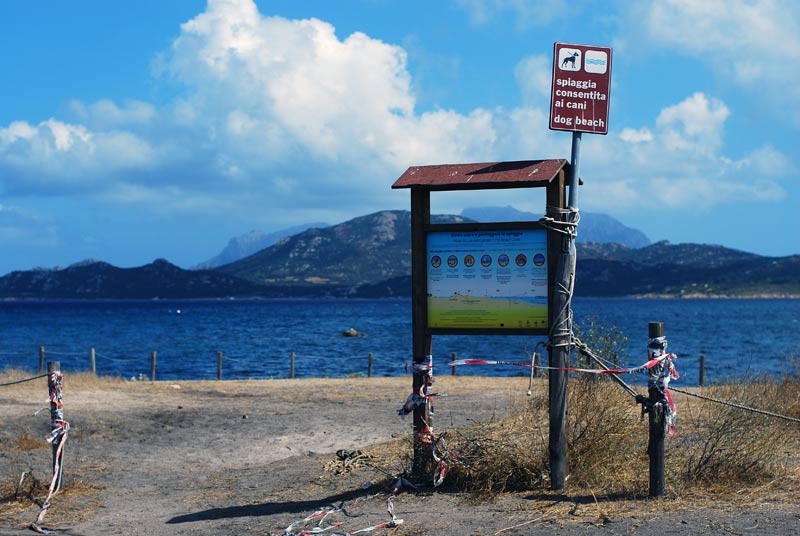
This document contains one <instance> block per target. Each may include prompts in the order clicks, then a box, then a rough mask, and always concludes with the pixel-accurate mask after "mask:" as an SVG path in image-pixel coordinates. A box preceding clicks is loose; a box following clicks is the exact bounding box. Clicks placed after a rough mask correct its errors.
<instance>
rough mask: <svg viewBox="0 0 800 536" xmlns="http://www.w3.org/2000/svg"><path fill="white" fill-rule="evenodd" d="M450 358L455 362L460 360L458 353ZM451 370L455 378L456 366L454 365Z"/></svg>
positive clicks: (454, 353)
mask: <svg viewBox="0 0 800 536" xmlns="http://www.w3.org/2000/svg"><path fill="white" fill-rule="evenodd" d="M450 358H451V359H450V361H455V360H456V359H458V352H453V353H452V354H450ZM451 368H452V371H451V374H452V375H453V376H455V375H456V366H455V365H453V366H452V367H451Z"/></svg>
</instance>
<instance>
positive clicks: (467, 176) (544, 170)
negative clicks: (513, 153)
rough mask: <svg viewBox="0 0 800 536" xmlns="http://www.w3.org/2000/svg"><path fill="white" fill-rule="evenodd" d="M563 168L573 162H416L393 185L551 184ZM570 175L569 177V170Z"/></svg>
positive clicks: (461, 187) (429, 187) (459, 187)
mask: <svg viewBox="0 0 800 536" xmlns="http://www.w3.org/2000/svg"><path fill="white" fill-rule="evenodd" d="M562 170H564V171H565V172H566V171H568V170H569V162H568V161H567V160H564V159H563V158H559V159H555V160H522V161H518V162H484V163H479V164H443V165H436V166H412V167H410V168H408V169H407V170H406V172H405V173H403V174H402V175H401V176H400V178H399V179H397V180H396V181H395V183H394V184H393V185H392V188H420V189H424V190H481V189H483V190H487V189H494V188H535V187H542V186H547V184H548V183H550V182H551V181H552V180H553V179H555V178H556V177H557V176H558V174H559V173H560V172H561V171H562ZM566 175H567V177H566V178H567V180H568V179H569V173H567V174H566Z"/></svg>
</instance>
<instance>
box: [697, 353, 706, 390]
mask: <svg viewBox="0 0 800 536" xmlns="http://www.w3.org/2000/svg"><path fill="white" fill-rule="evenodd" d="M705 382H706V356H705V355H704V354H700V379H699V381H698V382H697V383H699V384H700V386H701V387H702V386H703V384H704V383H705Z"/></svg>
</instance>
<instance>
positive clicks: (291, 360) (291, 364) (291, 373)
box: [289, 352, 294, 379]
mask: <svg viewBox="0 0 800 536" xmlns="http://www.w3.org/2000/svg"><path fill="white" fill-rule="evenodd" d="M293 378H294V352H291V353H290V354H289V379H293Z"/></svg>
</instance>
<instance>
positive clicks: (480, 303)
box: [427, 229, 548, 331]
mask: <svg viewBox="0 0 800 536" xmlns="http://www.w3.org/2000/svg"><path fill="white" fill-rule="evenodd" d="M427 238H428V240H427V242H428V251H427V262H428V266H427V268H428V327H429V328H456V329H489V330H495V329H496V330H501V331H502V330H505V329H509V330H513V329H547V327H548V316H547V281H548V278H547V232H546V231H545V230H544V229H511V230H505V229H504V230H478V231H458V232H449V231H448V232H431V233H428V236H427Z"/></svg>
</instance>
